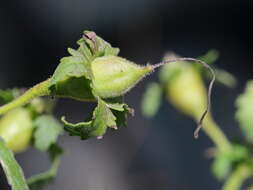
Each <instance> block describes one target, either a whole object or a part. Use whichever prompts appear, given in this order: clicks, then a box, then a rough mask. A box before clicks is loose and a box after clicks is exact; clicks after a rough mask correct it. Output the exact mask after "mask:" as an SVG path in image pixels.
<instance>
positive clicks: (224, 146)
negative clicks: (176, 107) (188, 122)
mask: <svg viewBox="0 0 253 190" xmlns="http://www.w3.org/2000/svg"><path fill="white" fill-rule="evenodd" d="M196 120H197V121H198V118H196ZM203 130H204V131H205V133H206V134H207V135H208V136H209V138H210V139H211V140H212V141H213V143H214V144H215V145H216V147H217V148H218V150H219V151H220V152H228V151H230V150H231V148H232V145H231V143H230V142H229V140H228V138H227V137H226V135H225V134H224V133H223V131H222V130H221V129H220V127H219V126H218V125H217V124H216V123H215V122H214V120H213V119H212V116H211V114H208V115H207V117H206V118H205V119H204V120H203Z"/></svg>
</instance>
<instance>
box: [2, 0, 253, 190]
mask: <svg viewBox="0 0 253 190" xmlns="http://www.w3.org/2000/svg"><path fill="white" fill-rule="evenodd" d="M252 8H253V3H252V1H250V0H248V1H243V0H240V1H239V0H238V1H236V0H230V1H225V0H223V1H222V0H209V1H203V0H167V1H166V0H125V1H123V0H122V1H121V0H106V1H99V0H90V1H88V0H71V1H70V0H61V1H57V0H43V1H41V0H39V1H2V2H1V5H0V58H1V62H0V64H1V69H0V88H11V87H15V86H18V87H29V86H32V85H34V84H36V83H37V82H40V81H42V80H45V79H46V78H47V77H49V76H50V75H51V74H52V73H53V71H54V69H55V68H56V66H57V64H58V62H59V59H60V58H61V57H63V56H66V55H67V52H66V48H67V47H76V44H75V42H76V41H77V39H79V38H80V36H81V33H82V31H83V30H85V29H89V30H94V31H95V32H96V33H97V34H98V35H100V36H101V37H103V38H104V39H106V40H107V41H109V42H110V43H111V44H112V45H113V46H116V47H120V49H121V56H123V57H126V58H128V59H130V60H133V61H135V62H137V63H140V64H145V63H147V62H150V63H156V62H158V61H160V59H161V57H162V56H163V55H164V53H165V52H166V51H168V50H170V51H175V52H176V53H178V54H180V55H182V56H191V57H196V56H198V55H202V54H204V53H205V52H206V51H207V50H209V49H211V48H215V49H217V50H218V51H219V52H220V55H221V56H220V59H219V61H218V63H217V65H218V66H219V67H221V68H223V69H226V70H227V71H229V72H231V73H233V74H234V75H235V76H236V77H237V78H238V81H239V84H238V87H237V88H236V89H227V88H225V87H222V86H218V85H217V86H216V87H215V90H214V94H213V112H214V117H215V119H216V121H217V122H218V123H219V124H220V125H221V126H222V127H223V130H224V131H225V132H226V133H227V134H228V136H229V137H230V138H232V137H233V136H236V135H237V136H238V135H240V134H239V130H238V129H237V123H236V122H235V120H234V100H235V98H236V97H237V95H238V94H239V93H240V92H242V90H243V88H244V85H245V82H246V80H248V79H250V78H252V71H253V69H252V68H253V63H252V62H253V61H252V60H253V53H252V51H253V45H252V42H253V36H252V32H253V29H252V28H251V26H252V16H253V9H252ZM155 80H157V74H156V73H154V74H153V75H152V76H151V77H149V78H147V79H146V80H145V81H143V82H142V83H141V84H139V85H138V86H137V87H136V88H135V89H134V90H132V91H131V92H130V93H129V94H128V95H127V96H126V101H127V102H128V103H129V105H130V106H131V107H134V108H135V110H136V115H135V117H133V118H130V119H129V125H128V127H127V128H121V129H120V130H119V131H117V132H113V133H112V132H109V133H107V135H106V136H105V137H104V139H103V140H100V141H98V140H96V139H92V140H88V141H80V140H79V139H78V138H75V137H69V136H67V135H65V136H63V137H61V139H60V144H61V145H62V146H63V147H64V148H65V150H66V153H65V155H64V157H63V160H62V164H61V167H60V171H59V174H58V177H57V179H56V180H55V182H54V183H53V184H51V185H49V186H47V187H46V188H45V189H46V190H56V189H62V190H69V189H73V190H129V189H131V190H153V189H159V190H173V189H177V190H201V189H205V190H214V189H219V188H220V185H221V183H219V182H217V180H216V179H215V178H214V177H213V176H212V175H211V174H210V172H209V171H210V163H211V160H209V159H207V158H205V156H204V152H205V150H206V149H207V148H209V147H211V146H212V143H211V141H210V140H209V139H208V137H206V136H205V135H204V134H203V133H201V137H200V139H199V140H197V141H196V140H194V138H193V130H194V128H195V127H196V124H195V123H194V122H193V121H192V120H191V119H189V118H188V117H186V116H184V115H182V114H180V113H178V112H177V111H176V110H175V109H173V107H171V106H170V105H169V104H168V103H167V102H165V101H164V102H163V105H162V108H161V109H160V111H159V113H158V115H157V116H156V117H155V118H154V119H152V120H147V119H145V118H144V117H143V116H142V115H141V113H140V109H139V107H140V100H141V95H142V93H143V91H144V89H145V85H146V84H147V83H148V82H149V81H155ZM92 106H93V105H90V104H88V103H87V104H86V103H83V104H82V103H79V102H75V101H71V100H60V102H59V104H58V107H57V110H56V114H57V115H58V116H59V117H60V116H61V115H63V114H64V115H67V116H68V117H70V118H72V119H73V120H74V121H78V120H81V119H82V118H83V115H84V114H85V113H87V112H88V111H90V110H91V109H92ZM17 159H18V161H19V163H20V164H21V165H22V167H23V168H24V171H25V174H26V176H31V175H32V174H34V173H38V172H41V171H44V170H46V169H47V168H48V166H49V162H48V161H47V157H46V156H45V155H42V154H40V153H38V152H36V151H34V150H29V151H27V152H25V153H22V154H18V155H17ZM0 173H1V176H0V189H1V190H7V189H10V188H9V187H8V185H7V182H6V179H5V177H4V175H3V172H2V171H1V172H0Z"/></svg>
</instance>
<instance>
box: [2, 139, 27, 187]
mask: <svg viewBox="0 0 253 190" xmlns="http://www.w3.org/2000/svg"><path fill="white" fill-rule="evenodd" d="M0 163H1V165H2V167H3V169H4V172H5V175H6V177H7V180H8V183H9V184H10V185H11V186H12V190H28V189H29V188H28V186H27V184H26V181H25V177H24V174H23V171H22V169H21V167H20V166H19V164H18V163H17V161H16V160H15V158H14V155H13V153H12V152H11V151H10V150H9V149H8V148H7V147H6V145H5V143H4V141H3V140H2V139H1V138H0Z"/></svg>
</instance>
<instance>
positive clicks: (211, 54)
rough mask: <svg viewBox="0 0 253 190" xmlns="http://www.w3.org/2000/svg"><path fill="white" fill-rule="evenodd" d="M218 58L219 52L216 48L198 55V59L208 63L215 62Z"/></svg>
mask: <svg viewBox="0 0 253 190" xmlns="http://www.w3.org/2000/svg"><path fill="white" fill-rule="evenodd" d="M218 58H219V52H218V51H217V50H215V49H211V50H209V51H208V52H207V53H206V54H205V55H202V56H200V57H198V59H200V60H202V61H204V62H206V63H207V64H213V63H214V62H215V61H217V59H218Z"/></svg>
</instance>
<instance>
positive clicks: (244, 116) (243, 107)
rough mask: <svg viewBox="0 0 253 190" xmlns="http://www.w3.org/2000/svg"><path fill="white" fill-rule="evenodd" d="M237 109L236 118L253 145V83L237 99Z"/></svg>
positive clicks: (248, 84)
mask: <svg viewBox="0 0 253 190" xmlns="http://www.w3.org/2000/svg"><path fill="white" fill-rule="evenodd" d="M236 108H237V110H236V114H235V118H236V120H237V121H238V122H239V124H240V125H239V126H240V128H241V130H242V132H243V134H244V136H245V137H246V139H247V141H248V142H250V143H253V117H252V113H253V81H249V82H248V83H247V86H246V89H245V91H244V93H243V94H241V95H240V96H239V97H238V98H237V100H236Z"/></svg>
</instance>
